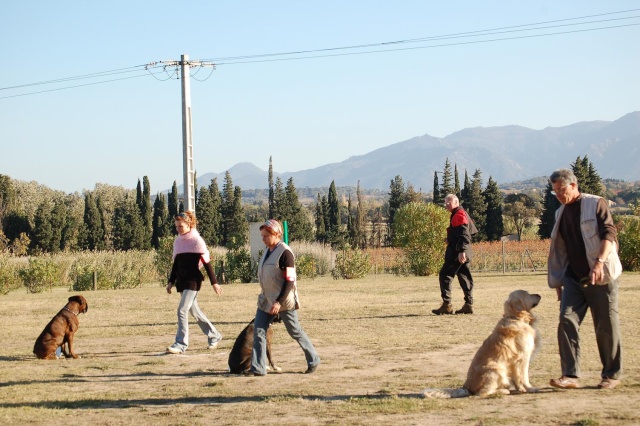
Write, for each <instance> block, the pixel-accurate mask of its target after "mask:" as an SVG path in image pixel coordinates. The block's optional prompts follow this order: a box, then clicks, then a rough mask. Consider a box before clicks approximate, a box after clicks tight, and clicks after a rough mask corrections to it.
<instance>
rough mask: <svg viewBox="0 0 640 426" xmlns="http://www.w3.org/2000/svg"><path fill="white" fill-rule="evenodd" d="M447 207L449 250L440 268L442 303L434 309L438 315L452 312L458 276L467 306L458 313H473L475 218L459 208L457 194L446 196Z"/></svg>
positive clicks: (445, 204)
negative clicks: (452, 296) (471, 265)
mask: <svg viewBox="0 0 640 426" xmlns="http://www.w3.org/2000/svg"><path fill="white" fill-rule="evenodd" d="M444 207H445V208H446V209H447V210H448V211H449V212H450V213H451V218H450V224H449V227H448V228H447V249H446V251H445V253H444V265H442V269H440V295H441V297H442V306H440V307H439V308H438V309H433V310H432V311H431V312H433V313H434V314H436V315H443V314H453V313H454V312H453V307H452V306H451V282H452V281H453V279H454V278H455V277H456V276H457V277H458V282H459V283H460V288H462V291H463V292H464V302H465V303H464V305H463V306H462V308H460V309H458V310H457V311H455V313H456V314H472V313H473V277H472V276H471V271H470V270H469V262H470V261H471V235H473V234H475V233H476V232H477V230H476V227H475V225H474V224H473V221H472V220H471V218H470V217H469V215H468V214H467V212H466V211H464V209H463V208H462V207H460V200H458V197H456V196H455V195H454V194H449V195H447V196H446V197H445V199H444Z"/></svg>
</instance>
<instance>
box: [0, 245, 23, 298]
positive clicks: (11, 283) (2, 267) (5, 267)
mask: <svg viewBox="0 0 640 426" xmlns="http://www.w3.org/2000/svg"><path fill="white" fill-rule="evenodd" d="M18 270H19V269H18V263H17V262H15V261H13V259H11V258H10V257H9V256H7V255H5V254H0V294H7V293H9V292H10V291H12V290H17V289H19V288H20V287H22V280H20V276H19V275H18Z"/></svg>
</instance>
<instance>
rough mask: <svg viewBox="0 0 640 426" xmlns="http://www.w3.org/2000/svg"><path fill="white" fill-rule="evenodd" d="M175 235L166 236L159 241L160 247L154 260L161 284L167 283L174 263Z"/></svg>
mask: <svg viewBox="0 0 640 426" xmlns="http://www.w3.org/2000/svg"><path fill="white" fill-rule="evenodd" d="M174 239H175V237H164V238H161V239H160V241H159V242H158V249H157V250H156V255H155V258H154V261H153V265H154V266H155V268H156V273H157V274H158V276H159V277H160V284H161V285H163V286H164V285H166V283H167V280H168V279H169V274H171V266H172V264H173V241H174Z"/></svg>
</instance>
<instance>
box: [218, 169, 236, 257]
mask: <svg viewBox="0 0 640 426" xmlns="http://www.w3.org/2000/svg"><path fill="white" fill-rule="evenodd" d="M234 208H235V195H234V189H233V179H232V178H231V173H229V171H228V170H227V171H226V173H225V175H224V183H223V184H222V205H221V208H220V211H221V213H222V240H221V241H220V243H221V244H222V245H223V246H225V247H230V243H231V241H230V238H231V233H232V231H233V223H232V222H233V214H234Z"/></svg>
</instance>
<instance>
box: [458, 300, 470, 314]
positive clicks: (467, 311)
mask: <svg viewBox="0 0 640 426" xmlns="http://www.w3.org/2000/svg"><path fill="white" fill-rule="evenodd" d="M472 313H473V305H471V304H469V303H465V304H464V305H462V308H460V309H458V310H457V311H456V315H458V314H472Z"/></svg>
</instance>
